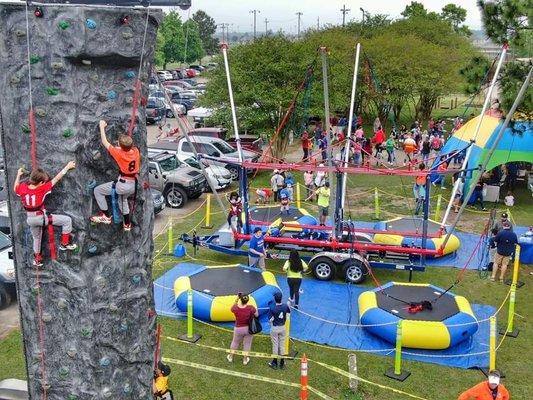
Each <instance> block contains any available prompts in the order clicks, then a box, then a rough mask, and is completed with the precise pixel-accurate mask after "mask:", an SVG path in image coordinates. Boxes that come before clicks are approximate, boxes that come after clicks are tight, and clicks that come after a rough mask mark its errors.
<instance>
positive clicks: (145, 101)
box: [141, 96, 148, 107]
mask: <svg viewBox="0 0 533 400" xmlns="http://www.w3.org/2000/svg"><path fill="white" fill-rule="evenodd" d="M146 104H148V100H147V99H146V97H144V96H143V97H141V106H143V107H146Z"/></svg>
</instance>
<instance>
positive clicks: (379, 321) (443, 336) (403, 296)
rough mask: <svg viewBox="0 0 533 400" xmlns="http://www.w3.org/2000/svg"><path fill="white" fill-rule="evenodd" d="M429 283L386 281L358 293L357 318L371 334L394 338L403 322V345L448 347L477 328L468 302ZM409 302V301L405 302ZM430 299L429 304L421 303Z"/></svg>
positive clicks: (463, 338)
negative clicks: (370, 289) (375, 287)
mask: <svg viewBox="0 0 533 400" xmlns="http://www.w3.org/2000/svg"><path fill="white" fill-rule="evenodd" d="M443 292H444V290H443V289H440V288H438V287H436V286H433V285H430V284H416V283H397V282H389V283H387V284H386V285H383V286H382V287H381V288H377V289H374V290H372V291H368V292H363V293H361V295H360V296H359V300H358V303H359V319H360V322H361V324H362V325H363V326H364V328H365V329H366V330H367V331H369V332H371V333H372V334H374V335H376V336H379V337H380V338H382V339H384V340H386V341H388V342H390V343H395V342H396V328H397V324H398V321H399V320H400V319H401V320H402V321H403V322H402V346H403V347H411V348H416V349H434V350H440V349H447V348H448V347H452V346H455V345H456V344H458V343H460V342H462V341H463V340H466V339H468V338H469V337H470V336H472V335H473V334H474V333H476V331H477V329H478V322H477V319H476V317H475V316H474V313H473V311H472V308H471V307H470V303H469V302H468V300H467V299H466V298H464V297H462V296H456V295H454V294H453V293H450V292H448V293H445V294H444V295H442V296H441V297H440V298H439V299H438V300H435V299H437V298H438V297H439V296H440V295H441V294H442V293H443ZM406 302H407V303H410V304H406ZM423 302H430V303H431V306H430V307H427V306H426V307H422V304H423Z"/></svg>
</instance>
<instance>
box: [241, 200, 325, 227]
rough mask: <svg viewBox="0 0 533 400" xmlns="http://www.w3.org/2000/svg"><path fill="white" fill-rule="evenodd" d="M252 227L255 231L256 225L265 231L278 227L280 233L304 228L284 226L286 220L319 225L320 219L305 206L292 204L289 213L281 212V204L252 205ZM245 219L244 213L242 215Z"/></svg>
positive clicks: (250, 212)
mask: <svg viewBox="0 0 533 400" xmlns="http://www.w3.org/2000/svg"><path fill="white" fill-rule="evenodd" d="M249 215H250V227H251V229H252V231H253V229H254V228H255V227H260V228H261V229H263V231H264V232H267V231H268V230H269V229H278V230H279V233H280V234H281V233H283V232H300V231H301V230H302V229H301V228H297V227H294V226H291V227H282V224H283V223H284V222H290V223H291V225H296V224H303V225H317V224H318V221H317V220H316V218H315V217H313V216H312V215H311V214H309V212H308V211H307V210H306V209H304V208H297V207H294V206H290V208H289V214H288V215H287V213H286V212H284V213H283V214H282V213H280V206H278V205H276V206H265V207H252V208H250V210H249ZM242 218H243V221H244V214H243V216H242ZM313 222H314V223H313Z"/></svg>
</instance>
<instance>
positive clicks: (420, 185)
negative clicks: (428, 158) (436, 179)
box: [413, 163, 426, 215]
mask: <svg viewBox="0 0 533 400" xmlns="http://www.w3.org/2000/svg"><path fill="white" fill-rule="evenodd" d="M424 169H426V164H424V163H420V164H419V165H418V170H419V171H420V175H417V176H416V178H415V184H414V186H413V194H414V196H415V202H416V207H415V215H418V213H419V212H420V211H421V210H422V206H423V205H424V200H425V199H426V174H425V173H422V172H423V171H424Z"/></svg>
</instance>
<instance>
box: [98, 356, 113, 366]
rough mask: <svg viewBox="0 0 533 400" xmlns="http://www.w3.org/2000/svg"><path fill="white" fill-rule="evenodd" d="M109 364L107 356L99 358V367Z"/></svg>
mask: <svg viewBox="0 0 533 400" xmlns="http://www.w3.org/2000/svg"><path fill="white" fill-rule="evenodd" d="M109 364H111V360H110V359H109V358H107V357H102V358H101V359H100V366H101V367H108V366H109Z"/></svg>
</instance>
